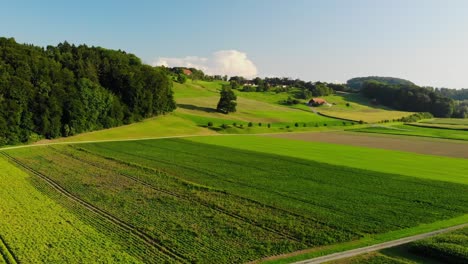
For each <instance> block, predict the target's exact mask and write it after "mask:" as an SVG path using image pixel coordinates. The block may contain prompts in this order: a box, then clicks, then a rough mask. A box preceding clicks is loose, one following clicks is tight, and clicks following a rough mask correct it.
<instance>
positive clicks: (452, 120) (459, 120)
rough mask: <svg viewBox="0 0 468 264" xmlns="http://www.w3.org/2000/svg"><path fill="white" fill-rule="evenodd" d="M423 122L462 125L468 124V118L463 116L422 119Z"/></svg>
mask: <svg viewBox="0 0 468 264" xmlns="http://www.w3.org/2000/svg"><path fill="white" fill-rule="evenodd" d="M420 122H421V123H427V124H445V125H461V126H463V125H464V126H468V119H462V118H433V119H426V120H421V121H420Z"/></svg>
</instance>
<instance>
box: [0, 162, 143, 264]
mask: <svg viewBox="0 0 468 264" xmlns="http://www.w3.org/2000/svg"><path fill="white" fill-rule="evenodd" d="M0 168H2V169H1V170H0V178H1V179H2V180H1V181H0V197H1V199H0V227H1V228H0V234H1V236H2V238H3V239H4V240H5V241H6V243H8V244H9V245H10V247H11V249H12V251H13V254H14V255H15V256H16V258H17V259H18V260H19V261H21V262H24V263H39V262H42V263H53V262H56V263H57V262H75V263H76V262H82V263H90V262H116V261H124V262H138V261H137V260H136V259H133V258H132V257H131V256H129V255H128V254H127V253H125V251H123V249H122V248H121V247H119V246H117V245H115V244H113V243H112V241H110V240H109V239H108V238H107V237H105V236H104V235H102V234H100V233H99V232H98V231H96V230H95V229H94V228H92V227H91V226H89V225H87V224H85V223H83V222H82V221H81V220H80V219H79V218H78V217H77V216H76V215H74V214H72V213H70V212H68V211H67V210H66V209H65V208H63V207H61V206H60V205H58V204H57V203H56V202H54V201H53V200H52V199H51V198H49V197H48V196H46V195H44V194H43V193H42V192H40V191H39V190H38V189H36V187H35V186H33V185H32V183H31V176H29V175H28V174H26V173H25V172H23V171H21V170H19V169H18V168H16V167H14V166H12V165H11V164H9V163H8V162H7V161H6V160H5V159H3V158H2V157H0ZM45 252H47V254H44V253H45Z"/></svg>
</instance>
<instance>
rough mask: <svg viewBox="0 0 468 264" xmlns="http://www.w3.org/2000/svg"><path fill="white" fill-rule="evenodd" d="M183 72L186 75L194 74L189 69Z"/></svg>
mask: <svg viewBox="0 0 468 264" xmlns="http://www.w3.org/2000/svg"><path fill="white" fill-rule="evenodd" d="M182 72H183V73H184V74H185V75H191V74H192V71H191V70H189V69H183V70H182Z"/></svg>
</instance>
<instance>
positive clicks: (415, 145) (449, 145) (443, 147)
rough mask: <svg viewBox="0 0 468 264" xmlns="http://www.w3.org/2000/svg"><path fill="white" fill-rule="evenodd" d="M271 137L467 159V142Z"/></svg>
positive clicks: (333, 135)
mask: <svg viewBox="0 0 468 264" xmlns="http://www.w3.org/2000/svg"><path fill="white" fill-rule="evenodd" d="M272 137H278V138H286V139H295V140H303V141H311V142H326V143H334V144H344V145H351V146H358V147H369V148H381V149H390V150H400V151H408V152H414V153H420V154H428V155H438V156H447V157H455V158H465V159H468V142H458V141H449V140H439V139H432V138H421V137H418V138H415V137H404V136H392V135H386V134H384V135H380V134H364V133H354V132H330V131H329V132H308V133H289V134H274V135H272Z"/></svg>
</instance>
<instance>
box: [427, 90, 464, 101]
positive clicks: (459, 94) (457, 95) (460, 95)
mask: <svg viewBox="0 0 468 264" xmlns="http://www.w3.org/2000/svg"><path fill="white" fill-rule="evenodd" d="M435 90H436V92H438V93H440V94H441V95H443V96H446V97H449V98H452V99H454V100H459V101H463V100H468V89H466V88H464V89H449V88H436V89H435Z"/></svg>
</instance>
